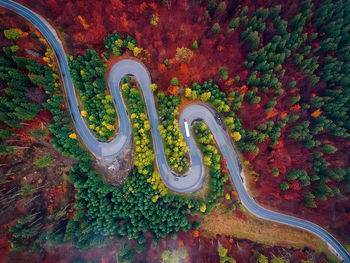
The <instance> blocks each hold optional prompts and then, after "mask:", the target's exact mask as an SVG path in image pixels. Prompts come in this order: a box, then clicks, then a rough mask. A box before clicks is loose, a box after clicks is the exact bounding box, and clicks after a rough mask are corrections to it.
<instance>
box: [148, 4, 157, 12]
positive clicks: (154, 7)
mask: <svg viewBox="0 0 350 263" xmlns="http://www.w3.org/2000/svg"><path fill="white" fill-rule="evenodd" d="M148 5H149V6H150V7H151V8H152V9H153V10H156V9H157V5H156V4H155V3H153V2H152V3H149V4H148Z"/></svg>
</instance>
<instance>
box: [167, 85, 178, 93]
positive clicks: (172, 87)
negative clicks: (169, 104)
mask: <svg viewBox="0 0 350 263" xmlns="http://www.w3.org/2000/svg"><path fill="white" fill-rule="evenodd" d="M178 89H179V87H178V86H171V85H170V86H169V87H168V92H169V94H171V95H177V91H178Z"/></svg>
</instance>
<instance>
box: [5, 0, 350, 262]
mask: <svg viewBox="0 0 350 263" xmlns="http://www.w3.org/2000/svg"><path fill="white" fill-rule="evenodd" d="M0 6H3V7H5V8H8V9H10V10H12V11H14V12H15V13H17V14H19V15H21V16H23V17H24V18H26V19H27V20H29V21H30V22H31V23H33V24H34V25H35V26H36V27H37V28H38V29H39V30H40V31H41V33H42V34H43V35H44V36H45V37H46V39H47V41H48V42H49V44H50V45H51V47H52V49H53V51H54V52H55V54H56V57H57V61H58V64H59V67H60V70H61V74H62V78H63V81H64V88H65V92H66V97H67V101H68V104H69V109H70V112H71V115H72V118H73V121H74V124H75V126H76V129H77V131H78V133H79V135H80V136H81V138H82V140H83V141H84V143H85V144H86V146H87V147H88V148H89V149H90V151H91V152H92V153H93V154H95V155H98V156H101V157H113V156H117V155H118V154H120V153H121V152H123V150H124V148H125V147H126V145H127V144H128V143H129V140H130V139H131V134H132V133H131V127H130V121H129V117H128V114H127V110H126V107H125V104H124V102H123V99H122V96H121V93H120V82H121V80H122V78H123V77H124V76H125V75H133V76H135V78H136V79H137V81H138V82H139V84H140V87H141V89H142V92H143V96H144V99H145V103H146V107H147V112H148V117H149V119H150V124H151V130H152V139H153V144H154V150H155V153H156V160H157V164H158V168H159V171H160V173H161V176H162V178H163V180H164V182H165V184H166V185H167V186H168V187H169V188H170V189H172V190H174V191H177V192H184V193H193V192H195V191H198V190H199V189H201V188H202V187H203V185H204V178H205V174H204V166H203V160H202V157H201V153H200V151H199V149H198V147H197V146H196V144H195V141H194V139H193V136H192V133H191V130H189V133H190V136H188V137H187V136H185V134H186V131H185V125H184V120H185V119H187V123H188V125H189V126H191V125H192V124H193V122H195V121H203V122H205V123H206V124H207V125H208V127H209V128H210V130H211V132H212V133H213V135H214V138H215V140H216V144H217V146H218V147H219V148H220V150H221V152H222V154H223V157H224V158H226V161H227V166H228V169H229V172H230V175H231V177H232V180H233V182H234V184H235V187H236V189H237V192H238V194H239V196H240V198H241V201H242V204H243V205H244V206H245V207H246V208H247V209H248V210H249V211H250V212H251V213H252V214H254V215H256V216H257V217H260V218H263V219H266V220H270V221H274V222H277V223H282V224H286V225H290V226H294V227H298V228H301V229H304V230H307V231H309V232H311V233H313V234H315V235H317V236H318V237H320V238H321V239H322V240H324V241H325V242H326V243H327V244H328V246H329V247H330V249H331V250H332V252H333V253H335V254H336V255H337V256H338V257H339V258H341V259H343V260H344V261H345V262H349V263H350V255H349V254H348V253H347V251H346V250H345V248H344V247H343V246H342V245H341V244H340V243H339V242H338V241H337V240H336V239H335V238H334V237H333V236H332V235H331V234H330V233H328V232H327V231H326V230H324V229H323V228H321V227H320V226H318V225H316V224H313V223H311V222H309V221H306V220H303V219H299V218H296V217H292V216H288V215H284V214H280V213H276V212H273V211H270V210H267V209H265V208H263V207H261V206H260V205H258V204H257V203H256V202H255V201H254V199H253V198H251V197H250V196H249V194H248V192H247V190H246V188H245V186H244V184H243V181H242V178H241V166H240V163H239V160H238V158H237V155H236V152H235V150H234V148H233V146H232V143H231V140H230V138H229V136H228V134H227V132H226V131H225V129H224V127H223V126H222V124H221V121H219V120H218V118H217V116H218V115H217V113H216V112H215V110H213V109H212V108H211V107H209V106H208V105H205V104H201V103H198V104H192V105H190V106H188V107H186V108H185V109H184V110H183V111H182V113H181V115H180V120H179V125H180V129H181V132H182V134H183V135H184V139H185V141H186V143H187V145H188V147H189V154H190V157H191V168H190V169H189V171H188V172H187V174H186V176H184V177H177V176H175V175H174V174H173V173H172V172H171V171H170V169H169V166H168V164H167V161H166V157H165V154H164V148H163V142H162V138H161V136H160V133H159V131H158V125H159V123H158V114H157V111H156V107H155V104H154V97H153V93H152V92H151V90H150V84H151V80H150V76H149V74H148V71H147V70H146V68H145V67H144V66H143V65H142V64H141V63H139V62H137V61H135V60H130V59H125V60H121V61H119V62H117V63H116V64H115V65H114V66H113V67H112V69H111V70H110V72H109V79H108V84H109V88H110V91H111V95H112V97H113V100H114V104H115V107H116V109H117V112H118V117H119V122H120V129H119V134H118V135H117V136H116V137H115V138H114V139H113V140H112V141H110V142H107V143H102V142H99V141H98V140H97V139H96V138H95V137H94V136H93V135H92V133H91V132H90V130H89V129H88V127H87V125H86V124H85V122H84V120H83V118H82V117H81V115H80V111H79V108H78V102H77V98H76V93H75V89H74V86H73V83H72V80H71V77H70V74H69V69H68V63H67V58H66V54H65V52H64V49H63V46H62V43H61V41H60V39H59V38H58V36H57V34H56V31H55V30H54V29H53V28H52V27H51V26H50V24H49V23H48V22H47V21H46V20H45V19H43V18H42V17H41V16H39V15H38V14H36V13H34V12H33V11H31V10H29V9H27V8H26V7H24V6H22V5H20V4H18V3H16V2H13V1H10V0H0Z"/></svg>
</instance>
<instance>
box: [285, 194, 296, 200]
mask: <svg viewBox="0 0 350 263" xmlns="http://www.w3.org/2000/svg"><path fill="white" fill-rule="evenodd" d="M284 199H286V200H293V199H294V197H293V196H292V195H288V194H286V195H284Z"/></svg>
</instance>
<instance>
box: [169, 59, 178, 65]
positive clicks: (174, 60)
mask: <svg viewBox="0 0 350 263" xmlns="http://www.w3.org/2000/svg"><path fill="white" fill-rule="evenodd" d="M176 63H177V61H176V59H175V58H171V59H169V64H176Z"/></svg>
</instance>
